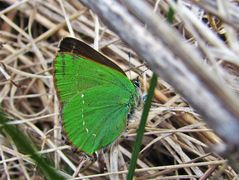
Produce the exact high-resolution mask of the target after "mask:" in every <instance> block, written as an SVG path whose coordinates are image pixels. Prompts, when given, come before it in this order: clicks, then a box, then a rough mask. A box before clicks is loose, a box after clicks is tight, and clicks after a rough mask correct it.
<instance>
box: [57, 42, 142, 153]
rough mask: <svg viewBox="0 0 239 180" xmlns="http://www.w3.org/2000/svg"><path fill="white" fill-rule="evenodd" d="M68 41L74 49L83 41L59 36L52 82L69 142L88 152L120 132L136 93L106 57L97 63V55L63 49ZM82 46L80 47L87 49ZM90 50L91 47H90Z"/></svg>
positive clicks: (132, 105) (122, 74) (111, 140)
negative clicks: (61, 40)
mask: <svg viewBox="0 0 239 180" xmlns="http://www.w3.org/2000/svg"><path fill="white" fill-rule="evenodd" d="M69 41H74V43H75V44H77V45H74V47H76V46H77V47H78V48H82V47H81V46H82V45H79V44H81V43H83V42H81V41H80V43H78V42H79V40H74V39H73V38H68V39H63V42H62V43H61V44H60V51H59V53H58V54H57V56H56V59H55V62H54V83H55V87H56V90H57V94H58V98H59V100H60V101H61V104H62V121H63V128H64V131H65V132H66V135H67V137H68V139H69V140H70V141H71V142H72V144H74V145H75V146H76V147H78V148H79V149H80V150H82V151H84V152H86V153H87V154H92V153H94V152H95V151H97V150H98V149H101V148H103V147H105V146H107V145H109V144H110V143H112V142H113V141H114V140H115V139H116V138H117V137H118V136H120V134H121V133H122V132H123V131H124V129H125V127H126V122H127V116H128V113H129V112H130V111H131V109H132V108H134V106H135V105H136V102H137V99H138V94H137V91H136V88H135V87H134V85H133V84H132V82H131V81H130V80H129V79H128V78H127V77H126V75H125V74H124V72H123V71H122V70H121V69H120V68H119V67H118V66H117V65H116V64H114V63H113V62H111V61H110V60H108V59H105V60H104V62H103V63H101V61H99V62H98V61H97V60H95V59H97V57H98V56H96V57H94V56H91V55H89V57H86V56H87V53H85V52H84V53H83V54H82V53H77V50H70V49H71V48H70V49H67V48H65V44H67V43H69ZM85 46H86V47H83V49H84V48H85V49H87V48H90V47H89V46H88V45H85ZM73 49H74V48H73ZM90 51H93V52H94V51H95V50H94V49H93V48H90ZM94 53H95V54H97V53H98V52H97V51H96V52H94ZM101 58H102V57H101ZM103 58H104V56H103ZM99 59H100V58H99ZM108 61H110V62H108ZM108 64H111V65H112V64H114V65H113V67H114V68H112V66H108Z"/></svg>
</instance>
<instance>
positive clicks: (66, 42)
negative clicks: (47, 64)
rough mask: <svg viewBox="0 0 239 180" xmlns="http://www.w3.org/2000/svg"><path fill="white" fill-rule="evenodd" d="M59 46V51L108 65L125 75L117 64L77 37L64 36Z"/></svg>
mask: <svg viewBox="0 0 239 180" xmlns="http://www.w3.org/2000/svg"><path fill="white" fill-rule="evenodd" d="M59 48H60V49H59V52H70V53H73V54H76V55H79V56H83V57H85V58H87V59H90V60H92V61H95V62H97V63H100V64H103V65H106V66H109V67H111V68H113V69H115V70H117V71H119V72H120V73H122V74H123V75H125V76H126V74H125V73H124V71H123V70H122V69H121V68H120V67H119V66H118V65H116V64H115V63H113V62H112V61H111V60H110V59H109V58H107V57H106V56H104V55H103V54H101V53H100V52H98V51H96V50H94V49H93V48H92V47H90V46H89V45H87V44H86V43H84V42H83V41H81V40H79V39H76V38H72V37H65V38H63V39H62V40H61V42H60V46H59Z"/></svg>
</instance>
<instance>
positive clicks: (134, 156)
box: [127, 6, 174, 180]
mask: <svg viewBox="0 0 239 180" xmlns="http://www.w3.org/2000/svg"><path fill="white" fill-rule="evenodd" d="M173 19H174V10H173V8H172V7H171V6H170V7H169V10H168V13H167V21H168V22H169V23H171V24H172V23H173ZM156 83H157V76H156V75H155V74H153V77H152V79H151V82H150V88H149V92H148V97H147V100H146V103H145V105H144V110H143V114H142V116H141V121H140V125H139V129H138V132H137V137H136V140H135V144H134V149H133V153H132V158H131V161H130V166H129V172H128V175H127V180H131V179H133V175H134V171H135V168H136V162H137V159H138V155H139V151H140V146H141V142H142V139H143V134H144V128H145V124H146V121H147V117H148V113H149V110H150V106H151V100H152V98H153V93H154V88H155V86H156Z"/></svg>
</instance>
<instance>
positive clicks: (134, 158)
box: [127, 74, 157, 180]
mask: <svg viewBox="0 0 239 180" xmlns="http://www.w3.org/2000/svg"><path fill="white" fill-rule="evenodd" d="M156 84H157V75H156V74H153V77H152V79H151V82H150V87H149V92H148V96H147V99H146V102H145V105H144V110H143V114H142V116H141V120H140V125H139V129H138V132H137V136H136V140H135V144H134V149H133V153H132V158H131V161H130V166H129V172H128V175H127V179H128V180H131V179H133V175H134V171H135V167H136V161H137V158H138V155H139V151H140V147H141V142H142V139H143V135H144V128H145V124H146V121H147V117H148V114H149V110H150V107H151V101H152V98H153V95H154V89H155V86H156Z"/></svg>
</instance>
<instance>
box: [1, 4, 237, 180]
mask: <svg viewBox="0 0 239 180" xmlns="http://www.w3.org/2000/svg"><path fill="white" fill-rule="evenodd" d="M60 2H61V1H60ZM158 2H159V1H158ZM152 5H153V6H154V5H155V4H153V3H152ZM188 6H191V4H190V3H188ZM0 7H1V9H0V17H1V20H0V28H1V29H0V45H1V48H0V59H1V60H0V62H1V66H0V72H1V73H0V102H1V106H2V107H3V108H4V110H5V111H6V112H7V113H8V114H9V115H11V116H12V117H14V119H15V120H14V121H13V122H12V123H13V124H19V126H20V127H21V128H22V130H23V131H25V133H27V134H28V135H29V136H30V137H31V138H32V140H33V141H34V143H35V144H36V145H37V146H38V148H39V153H42V154H47V156H48V157H50V158H51V159H52V161H53V162H54V165H55V167H56V168H57V169H59V170H61V171H63V172H64V173H65V174H66V175H68V177H69V178H76V177H83V176H88V177H98V178H100V177H101V178H102V179H105V178H109V177H110V178H112V179H114V178H116V177H117V174H120V176H119V177H120V178H125V175H126V172H127V171H126V170H127V166H128V164H129V159H130V156H131V152H132V145H133V141H134V137H135V132H136V129H137V126H138V120H139V117H140V116H139V115H138V116H136V117H135V119H136V121H133V122H130V123H129V126H128V131H127V132H125V133H124V135H123V136H122V137H123V138H121V140H120V144H118V142H116V143H114V146H112V147H113V148H109V150H108V151H106V152H101V153H100V158H101V159H99V161H98V162H95V163H93V164H90V163H91V162H90V161H89V160H88V159H85V158H84V157H83V156H82V154H81V153H78V152H77V151H74V148H73V147H71V146H69V145H66V140H65V138H64V135H63V134H62V129H61V123H60V115H59V104H58V100H57V98H56V95H55V89H54V84H53V78H52V62H53V59H54V57H55V54H56V52H57V45H58V42H59V40H60V39H61V38H62V37H64V36H69V35H70V34H71V35H73V33H75V36H76V37H78V38H81V39H83V40H84V41H86V42H87V43H89V44H92V43H93V42H94V46H95V47H96V48H97V47H98V48H99V49H100V50H101V51H103V52H104V53H105V54H107V55H108V56H110V57H111V58H112V59H114V60H115V62H116V63H117V64H118V65H119V66H120V67H122V69H124V70H129V69H130V70H131V71H130V72H129V71H127V73H128V75H129V76H130V77H131V78H135V77H136V73H135V72H136V71H137V72H143V71H145V70H146V69H147V68H146V67H145V66H144V65H143V64H142V61H140V60H139V58H138V57H137V55H136V54H135V53H134V52H133V51H132V50H130V49H129V48H128V47H127V46H126V45H125V44H123V43H122V42H121V41H120V39H119V38H118V37H117V36H116V35H115V34H114V33H112V32H111V31H110V30H108V29H107V28H106V27H105V26H104V25H103V24H102V23H101V22H100V20H99V19H98V18H97V17H96V16H95V15H94V14H93V13H92V12H91V11H89V10H88V9H87V8H85V7H84V6H83V5H82V4H80V3H78V1H73V0H70V1H68V2H66V1H64V3H63V7H64V9H65V11H66V17H68V18H69V22H68V23H67V24H68V25H67V26H66V21H67V19H65V17H64V16H63V14H64V13H63V10H62V8H61V5H60V3H59V1H54V0H46V1H40V0H29V1H27V0H23V1H21V3H19V2H18V1H15V0H10V1H1V2H0ZM155 7H156V5H155ZM167 8H168V4H167V3H165V1H162V2H161V3H159V4H158V6H157V9H156V8H155V10H156V11H158V12H159V11H160V12H161V13H162V15H165V12H166V9H167ZM197 12H200V13H201V15H202V18H203V20H204V21H207V23H208V26H209V27H211V29H212V30H213V31H214V32H216V33H218V35H219V36H220V37H221V38H225V28H226V30H228V31H230V32H232V36H229V37H228V39H229V38H230V37H233V35H234V34H233V33H236V32H235V30H234V29H233V28H232V27H230V26H228V25H227V26H223V23H222V22H221V21H220V20H219V19H217V18H215V17H214V16H212V15H209V14H207V13H206V12H204V11H201V10H200V11H199V9H194V13H197ZM177 18H178V19H177V21H176V22H175V24H174V25H175V26H177V27H178V30H179V32H181V33H182V34H184V37H185V38H186V39H187V40H188V41H189V42H190V43H195V44H196V45H197V44H198V43H199V44H201V47H205V46H204V45H205V42H204V41H203V39H201V37H198V39H199V40H201V41H197V40H198V39H197V38H196V35H197V34H193V31H191V32H190V30H188V28H189V29H190V26H187V27H185V26H184V24H183V23H182V21H181V20H180V17H177ZM198 18H200V16H198ZM71 28H72V29H71ZM69 32H70V33H69ZM229 40H230V39H229ZM232 40H233V41H231V42H232V43H233V44H232V45H231V46H230V48H232V49H233V48H235V47H238V46H237V45H238V42H235V40H234V39H232ZM223 42H224V43H225V44H223V45H224V46H227V42H225V41H223ZM204 50H205V49H204ZM216 50H217V49H215V53H216ZM129 52H130V53H131V55H132V57H131V58H130V62H129V60H128V59H129V55H128V54H129ZM205 52H206V51H205ZM222 54H223V53H222ZM223 55H224V56H227V55H228V56H229V55H230V54H223ZM205 56H207V54H205ZM212 59H213V57H212ZM229 59H230V58H229ZM231 59H233V58H231ZM236 63H238V62H236V61H231V62H229V61H223V60H222V59H221V60H220V61H218V62H214V61H212V62H210V58H209V64H214V65H215V67H216V68H217V65H219V64H220V65H222V66H220V68H218V69H217V70H218V71H219V72H218V73H225V72H226V73H227V75H230V76H227V78H228V81H230V84H231V86H232V88H233V89H235V91H237V90H238V89H237V88H238V66H237V65H238V64H236ZM141 65H142V66H141ZM221 68H223V69H221ZM221 70H223V72H221ZM151 74H152V72H151V71H150V70H149V69H148V70H147V71H146V72H145V73H144V74H143V77H142V79H143V90H144V91H145V89H147V88H148V83H147V81H148V79H149V78H150V76H151ZM136 115H137V114H136ZM0 140H1V141H0V142H1V146H0V174H1V178H2V179H20V178H22V179H31V178H37V177H38V176H40V174H38V172H37V171H36V168H35V165H34V164H33V163H32V161H31V159H29V158H28V157H27V156H26V155H23V154H21V153H19V152H18V150H17V149H16V147H15V146H14V144H13V143H12V142H11V140H10V139H8V138H4V137H3V136H0ZM221 143H222V140H221V139H220V138H219V137H218V136H217V135H215V134H214V133H213V131H212V130H211V129H209V128H208V127H207V126H206V124H205V123H204V122H203V120H202V119H200V116H199V115H198V114H197V113H196V112H195V111H194V110H193V109H192V108H190V107H189V105H188V104H187V103H186V102H185V101H184V100H183V99H182V98H181V97H180V95H178V94H177V93H175V92H174V90H173V88H172V87H170V86H169V85H168V84H167V83H166V82H164V81H163V80H162V79H160V80H159V83H158V86H157V90H156V92H155V99H154V103H153V107H152V109H151V112H150V116H149V119H148V122H147V126H146V132H145V137H144V140H143V149H142V150H141V154H140V158H139V160H138V164H137V165H138V166H137V168H138V169H137V172H138V173H137V174H136V175H137V177H138V178H137V179H150V178H156V177H157V178H158V179H167V178H170V179H180V178H181V179H185V178H187V179H194V178H195V179H196V178H199V177H200V178H201V179H206V178H207V177H214V178H217V177H220V178H222V179H233V178H236V177H237V173H236V172H235V171H234V170H233V169H232V168H230V167H229V166H227V163H226V160H224V159H223V158H222V157H220V156H219V155H217V154H214V153H210V148H211V147H215V146H214V145H219V144H221ZM113 152H114V153H113ZM104 164H105V165H104ZM104 166H106V169H104ZM82 169H84V170H83V171H81V170H82ZM102 170H103V172H102ZM111 174H113V175H111ZM115 174H116V175H115ZM109 175H111V176H109Z"/></svg>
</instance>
